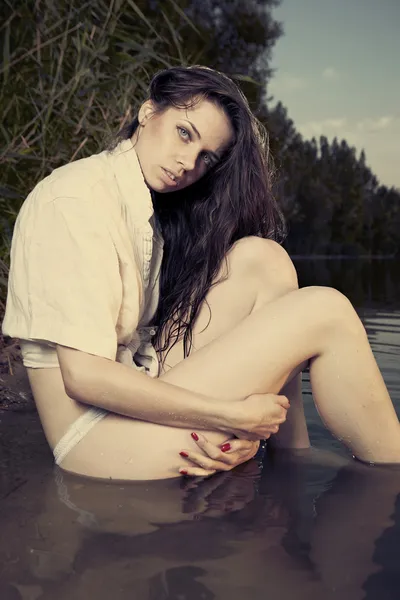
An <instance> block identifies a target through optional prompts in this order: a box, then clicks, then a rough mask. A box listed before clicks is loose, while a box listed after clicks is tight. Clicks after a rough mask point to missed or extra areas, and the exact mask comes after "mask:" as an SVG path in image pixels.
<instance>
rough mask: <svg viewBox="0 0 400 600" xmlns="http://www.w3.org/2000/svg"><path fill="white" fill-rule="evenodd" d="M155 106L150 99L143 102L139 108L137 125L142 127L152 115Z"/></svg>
mask: <svg viewBox="0 0 400 600" xmlns="http://www.w3.org/2000/svg"><path fill="white" fill-rule="evenodd" d="M154 113H155V107H154V104H153V102H152V101H151V100H146V102H143V104H142V106H141V107H140V109H139V114H138V119H139V125H142V127H143V126H144V125H145V124H146V123H147V121H148V120H149V119H150V118H151V117H152V116H153V115H154Z"/></svg>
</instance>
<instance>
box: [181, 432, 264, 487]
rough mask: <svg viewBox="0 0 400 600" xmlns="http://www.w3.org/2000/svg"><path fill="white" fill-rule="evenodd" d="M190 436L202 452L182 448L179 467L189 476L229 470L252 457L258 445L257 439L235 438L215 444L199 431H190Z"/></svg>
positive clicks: (204, 475) (205, 475)
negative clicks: (218, 444) (181, 460)
mask: <svg viewBox="0 0 400 600" xmlns="http://www.w3.org/2000/svg"><path fill="white" fill-rule="evenodd" d="M192 438H193V439H194V441H195V442H196V444H197V445H198V447H199V448H200V449H201V450H202V451H203V452H194V451H192V450H186V449H184V450H182V451H181V452H180V455H181V457H182V458H183V459H184V461H185V462H184V464H182V466H181V467H180V469H179V472H180V473H181V475H189V476H191V477H208V476H209V475H214V473H216V472H217V471H230V470H231V469H234V468H235V467H237V466H238V465H241V464H242V463H244V462H246V461H248V460H250V459H251V458H253V457H254V456H255V455H256V454H257V450H258V448H259V446H260V442H259V440H256V441H250V440H246V439H240V440H239V439H236V438H234V439H231V440H228V441H227V442H225V443H224V444H221V446H216V445H215V444H212V443H211V442H209V441H208V440H207V438H206V437H205V436H204V435H202V434H201V433H192ZM196 438H197V439H196Z"/></svg>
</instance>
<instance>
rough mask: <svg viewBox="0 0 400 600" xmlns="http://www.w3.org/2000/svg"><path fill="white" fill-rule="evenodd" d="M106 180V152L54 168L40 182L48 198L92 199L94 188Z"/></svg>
mask: <svg viewBox="0 0 400 600" xmlns="http://www.w3.org/2000/svg"><path fill="white" fill-rule="evenodd" d="M106 180H107V158H106V152H101V153H99V154H92V155H91V156H88V157H86V158H81V159H79V160H76V161H74V162H71V163H68V164H66V165H63V166H61V167H58V168H57V169H54V171H52V173H50V175H48V176H47V177H46V178H45V179H43V180H42V181H41V182H40V185H41V188H42V190H43V192H45V196H46V197H47V198H48V199H49V200H55V199H57V198H60V197H64V198H65V197H75V198H81V199H82V200H84V199H86V200H90V199H92V196H93V192H94V189H95V188H96V187H97V186H98V184H101V183H105V184H106Z"/></svg>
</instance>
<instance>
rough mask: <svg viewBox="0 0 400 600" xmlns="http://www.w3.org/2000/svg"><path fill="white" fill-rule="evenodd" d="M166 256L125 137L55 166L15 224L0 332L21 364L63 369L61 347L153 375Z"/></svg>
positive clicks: (149, 198)
mask: <svg viewBox="0 0 400 600" xmlns="http://www.w3.org/2000/svg"><path fill="white" fill-rule="evenodd" d="M162 253H163V240H162V237H161V235H160V233H159V231H158V230H157V227H156V221H155V215H154V211H153V204H152V200H151V195H150V191H149V189H148V187H147V186H146V183H145V181H144V178H143V175H142V171H141V169H140V164H139V161H138V158H137V154H136V151H135V149H134V147H133V146H132V142H131V140H124V141H123V142H121V143H120V144H119V145H118V146H117V147H116V149H115V150H113V151H112V152H108V151H104V152H101V153H100V154H95V155H92V156H90V157H88V158H84V159H81V160H77V161H75V162H73V163H70V164H68V165H65V166H63V167H60V168H58V169H55V170H54V171H53V172H52V173H51V175H49V176H48V177H46V178H45V179H44V180H42V181H41V182H39V183H38V185H37V186H36V187H35V188H34V189H33V191H32V192H31V193H30V194H29V196H28V197H27V199H26V200H25V202H24V204H23V206H22V208H21V211H20V213H19V215H18V218H17V221H16V224H15V229H14V235H13V240H12V247H11V268H10V274H9V282H8V296H7V305H6V313H5V318H4V322H3V327H2V329H3V333H4V335H8V336H11V337H16V338H19V339H20V340H21V350H22V356H23V362H24V365H25V366H27V367H57V366H59V364H58V359H57V353H56V349H55V345H56V344H60V345H63V346H68V347H71V348H75V349H77V350H81V351H83V352H87V353H89V354H94V355H98V356H103V357H105V358H108V359H111V360H118V361H119V362H123V363H125V364H128V365H131V366H134V367H137V368H138V369H140V370H142V371H145V372H146V373H147V374H149V375H150V376H152V377H156V376H157V375H158V373H159V362H158V359H157V354H156V352H155V349H154V347H153V345H152V343H151V338H152V336H153V335H154V333H155V331H156V330H155V328H153V327H152V326H151V321H152V319H153V317H154V314H155V311H156V308H157V305H158V301H159V275H160V268H161V261H162Z"/></svg>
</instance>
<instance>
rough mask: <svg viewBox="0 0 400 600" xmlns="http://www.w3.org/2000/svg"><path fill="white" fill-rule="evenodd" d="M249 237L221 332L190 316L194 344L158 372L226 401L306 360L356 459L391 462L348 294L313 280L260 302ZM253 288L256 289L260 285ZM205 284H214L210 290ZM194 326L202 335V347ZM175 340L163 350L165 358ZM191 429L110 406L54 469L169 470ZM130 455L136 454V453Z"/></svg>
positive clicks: (331, 423)
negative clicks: (214, 333)
mask: <svg viewBox="0 0 400 600" xmlns="http://www.w3.org/2000/svg"><path fill="white" fill-rule="evenodd" d="M249 242H250V243H249ZM258 242H261V243H263V244H264V246H265V241H263V240H258V241H257V244H258V247H257V246H256V243H255V241H254V238H253V239H252V241H251V240H243V243H241V245H240V246H239V245H238V248H241V250H240V252H237V253H236V254H237V255H238V256H239V257H240V258H241V261H242V262H243V264H242V265H240V264H239V265H238V264H237V265H236V268H235V272H236V274H238V273H239V274H240V275H241V276H240V278H239V279H240V281H241V285H242V286H247V287H244V289H245V290H246V291H247V292H248V293H247V294H242V296H241V297H240V298H239V297H236V296H235V297H234V296H233V294H232V295H231V296H230V297H231V300H232V302H231V303H230V304H229V309H227V307H226V306H227V305H226V304H225V305H224V312H223V313H221V320H225V323H226V326H225V332H224V333H222V334H221V335H219V337H216V338H213V339H211V340H207V341H206V335H207V329H206V330H205V331H204V332H203V333H201V328H200V325H199V328H200V331H199V334H198V337H197V349H196V351H195V352H194V353H193V354H191V355H190V356H189V357H188V358H187V359H185V360H182V358H183V357H182V356H181V355H179V356H176V357H175V358H176V363H175V364H174V365H170V366H171V368H170V369H169V371H167V372H166V373H164V374H162V375H161V378H162V379H163V380H165V381H168V382H170V383H172V384H174V385H177V386H179V387H181V388H186V389H188V390H191V391H193V392H197V393H200V394H204V395H206V396H208V397H209V398H215V399H219V400H224V401H227V402H229V401H232V400H238V399H243V398H246V397H247V396H250V395H252V394H257V393H261V394H265V393H268V392H274V393H277V392H279V391H280V390H281V389H282V387H283V386H284V385H287V383H288V382H289V381H291V379H290V377H291V376H292V375H293V373H296V372H299V370H301V368H302V365H304V362H305V361H307V360H310V359H311V369H310V375H311V384H312V388H313V395H314V399H315V402H316V405H317V408H318V410H319V412H320V414H321V417H322V418H323V420H324V421H325V424H326V425H327V427H328V428H329V429H330V430H331V431H332V433H333V434H334V435H336V436H337V437H338V438H339V439H341V440H342V441H343V442H344V443H345V444H346V445H347V446H349V448H350V449H351V450H352V452H353V453H354V454H355V455H356V456H357V457H359V458H360V459H363V460H366V461H375V462H400V426H399V422H398V419H397V416H396V414H395V411H394V408H393V405H392V403H391V400H390V398H389V395H388V392H387V390H386V387H385V384H384V382H383V380H382V377H381V375H380V372H379V369H378V367H377V365H376V362H375V359H374V356H373V354H372V351H371V349H370V346H369V343H368V339H367V336H366V333H365V330H364V327H363V326H362V324H361V322H360V320H359V318H358V316H357V314H356V312H355V311H354V309H353V307H352V306H351V304H350V302H349V301H348V300H347V299H346V298H345V297H344V296H343V295H342V294H340V293H339V292H337V291H335V290H332V289H330V288H319V287H314V288H304V289H301V290H296V289H295V290H294V291H293V290H292V291H290V290H288V289H287V288H286V293H283V295H281V296H280V297H277V298H276V299H273V300H271V301H269V302H266V301H265V299H262V296H263V294H261V295H258V293H259V290H260V289H261V288H262V286H260V277H261V275H260V260H253V259H254V250H255V249H256V250H257V254H259V250H260V244H259V243H258ZM269 245H270V246H271V248H273V247H274V246H273V245H271V244H269ZM265 247H266V246H265ZM246 248H247V249H249V253H250V259H249V257H246V251H245V249H246ZM280 250H281V249H280ZM282 252H283V251H282ZM232 256H233V255H232ZM280 256H282V254H280ZM276 260H277V261H278V260H279V256H278V255H277V257H276ZM241 261H238V263H240V262H241ZM246 264H247V267H246ZM277 264H278V262H277ZM239 266H241V269H242V271H240V269H239ZM238 269H239V270H238ZM253 271H254V273H253ZM232 281H233V280H232ZM227 283H228V282H227ZM231 283H232V282H231ZM287 285H288V284H287ZM291 285H292V284H291ZM252 286H254V289H253V288H252ZM214 289H215V292H216V291H217V289H218V287H217V286H216V287H215V288H214ZM232 289H233V288H232ZM262 289H263V290H264V293H265V289H267V288H266V287H265V286H264V287H263V288H262ZM253 292H254V293H253ZM256 292H257V293H256ZM212 293H213V289H212V290H210V298H211V294H212ZM249 313H250V314H249ZM233 315H234V317H233ZM246 315H247V316H246ZM215 316H216V314H214V317H215ZM229 320H231V321H232V323H231V325H229ZM207 322H208V316H207V319H206V321H205V324H206V323H207ZM208 331H209V335H211V330H208ZM200 335H201V336H203V337H202V338H201V339H202V340H203V341H204V342H205V343H204V345H203V346H202V347H199V344H198V341H199V340H200ZM177 349H179V348H178V346H177V347H175V348H173V350H172V351H171V354H170V355H169V356H168V359H167V360H168V362H169V363H171V359H172V358H173V357H174V352H177ZM60 377H61V375H60ZM290 410H291V409H290ZM290 410H289V413H290ZM244 418H245V415H244ZM190 431H191V430H190V429H189V430H187V429H179V428H174V427H165V426H161V425H157V424H153V423H147V422H142V421H136V420H134V419H128V418H123V417H119V416H117V415H110V416H108V417H107V418H106V419H103V421H101V422H100V423H98V424H97V425H96V427H94V428H93V429H92V430H91V431H90V432H89V434H88V435H87V436H86V437H85V438H84V439H83V440H82V441H81V442H80V443H79V445H78V446H77V447H75V448H74V449H73V450H72V451H71V453H70V454H69V455H68V456H67V457H66V459H65V463H63V468H66V469H67V470H71V471H73V472H76V473H82V474H88V475H92V476H95V477H112V478H115V479H158V478H165V477H174V476H177V475H178V469H179V467H180V466H181V459H180V457H179V451H180V450H181V449H182V448H183V447H185V448H188V449H190V448H191V447H193V449H196V450H198V448H197V446H196V445H195V443H194V442H193V440H191V438H190V435H189V434H190ZM206 435H207V437H208V436H210V441H211V442H212V443H215V444H220V443H223V441H225V440H226V439H228V436H227V435H226V434H223V433H218V432H206ZM191 442H193V444H191ZM99 456H101V461H99V460H98V457H99ZM139 456H143V457H145V460H141V461H138V457H139Z"/></svg>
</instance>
